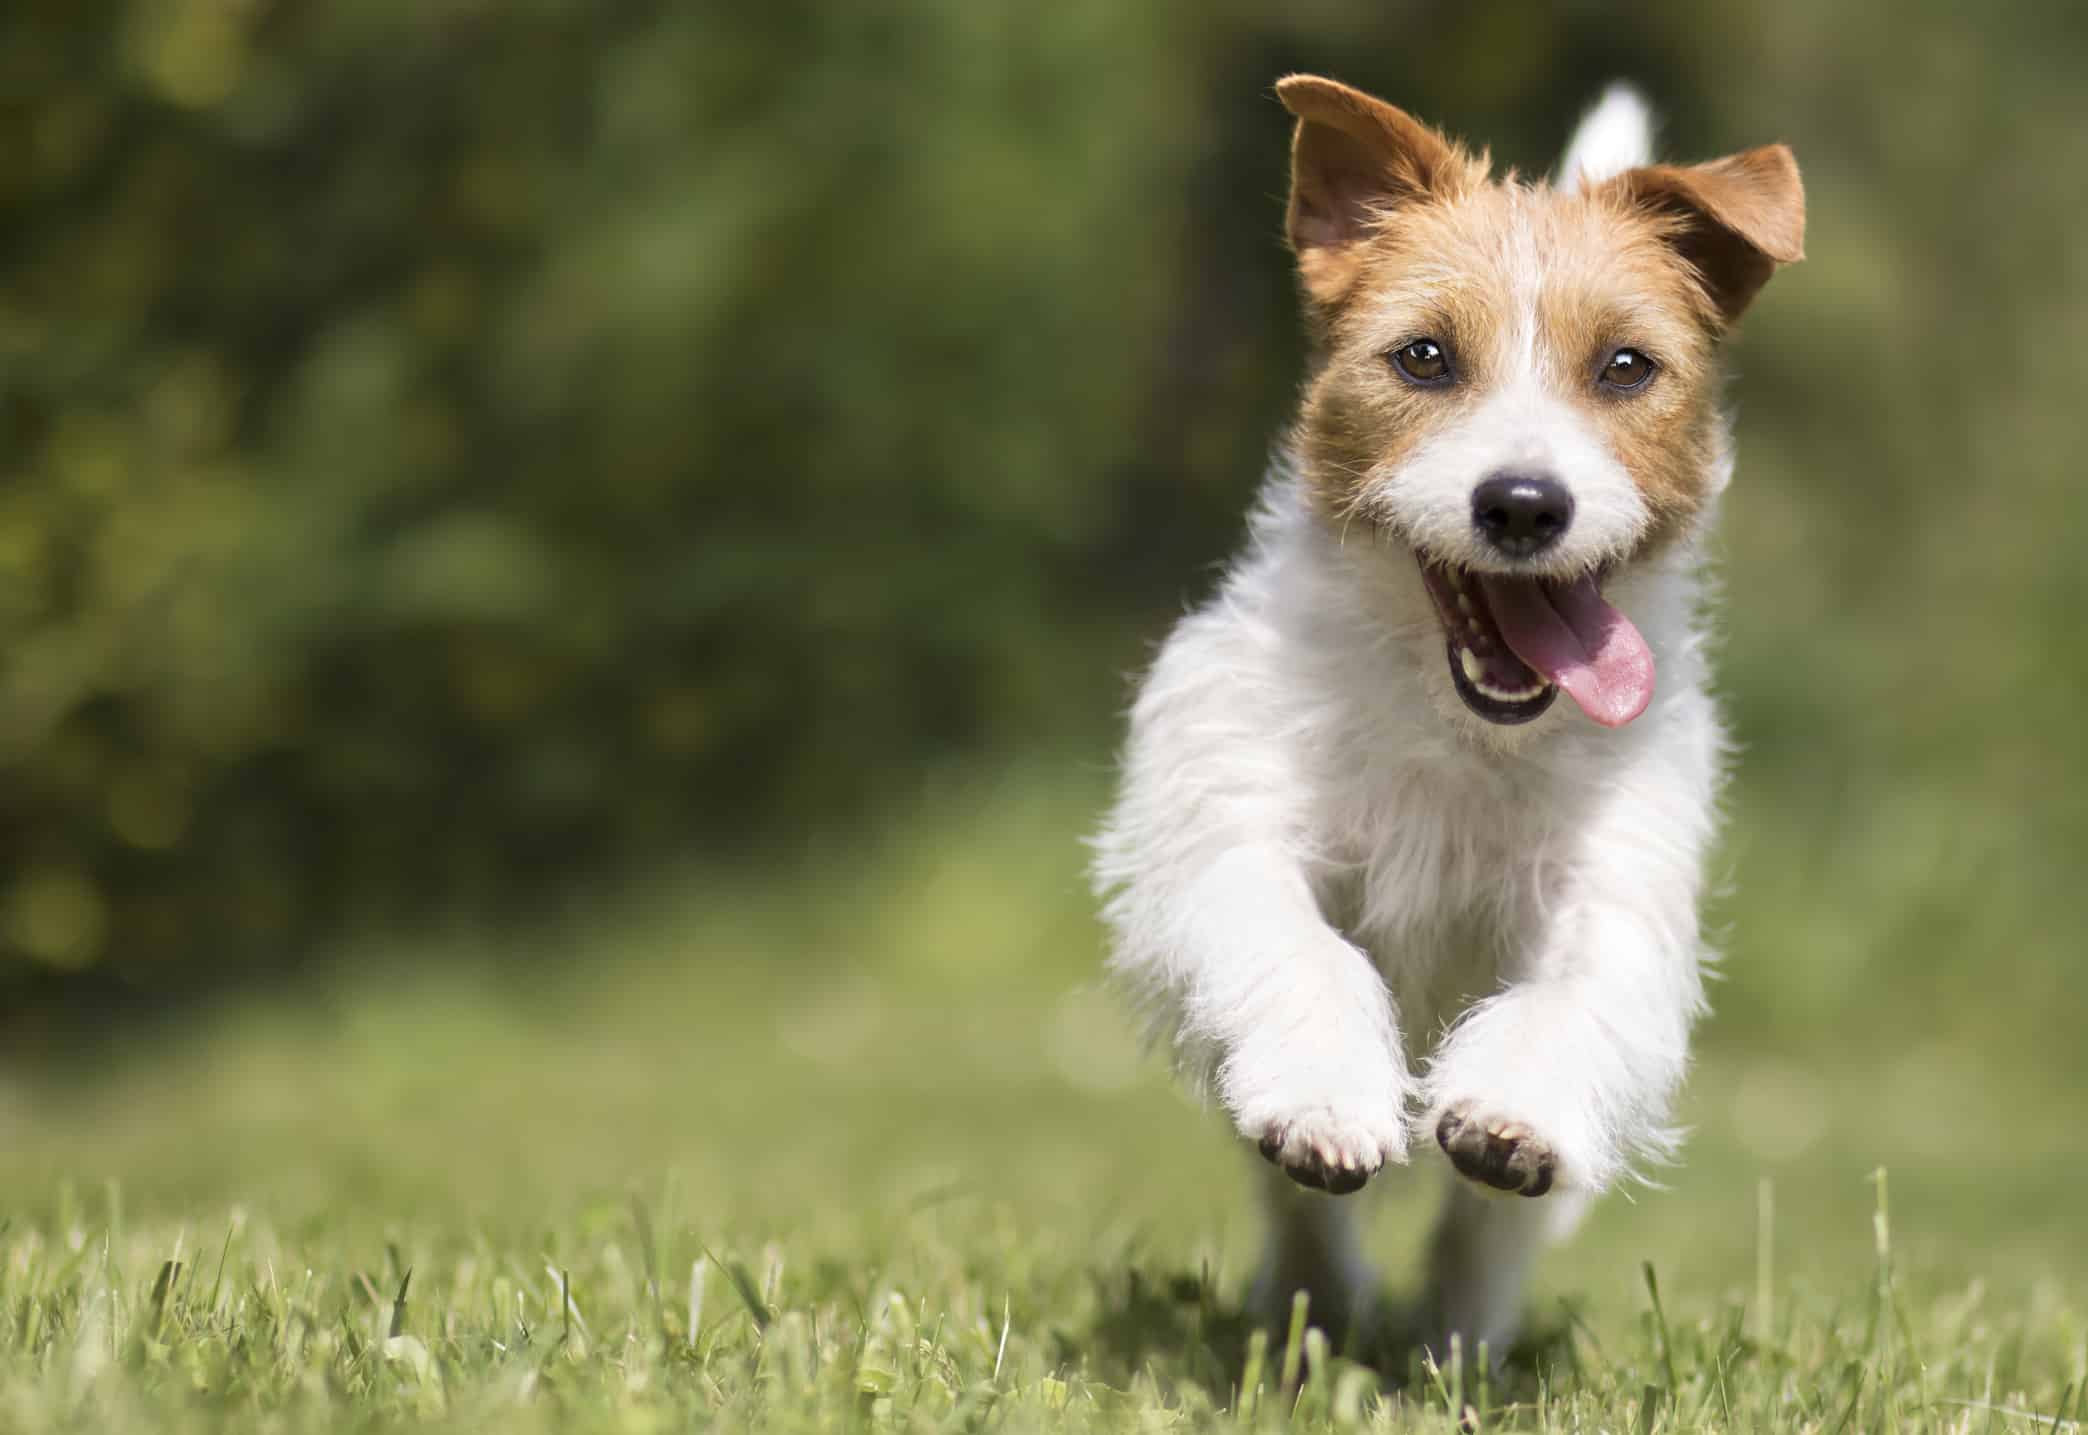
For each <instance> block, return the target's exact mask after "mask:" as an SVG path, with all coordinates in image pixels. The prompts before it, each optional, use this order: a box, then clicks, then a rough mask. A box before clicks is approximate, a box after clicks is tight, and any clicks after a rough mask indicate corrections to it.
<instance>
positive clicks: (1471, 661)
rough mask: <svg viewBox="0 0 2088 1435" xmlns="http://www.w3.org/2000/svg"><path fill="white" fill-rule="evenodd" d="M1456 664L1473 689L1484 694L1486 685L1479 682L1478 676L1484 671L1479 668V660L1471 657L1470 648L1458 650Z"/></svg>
mask: <svg viewBox="0 0 2088 1435" xmlns="http://www.w3.org/2000/svg"><path fill="white" fill-rule="evenodd" d="M1457 662H1458V665H1459V666H1460V667H1462V668H1463V669H1464V675H1465V680H1466V681H1467V682H1469V683H1471V685H1472V686H1473V687H1475V688H1477V689H1479V691H1480V692H1482V693H1483V692H1485V691H1486V684H1484V683H1482V682H1480V681H1479V674H1480V673H1481V672H1483V671H1485V670H1484V669H1482V668H1481V667H1480V666H1479V660H1478V659H1477V658H1475V657H1473V656H1472V650H1471V649H1470V648H1460V649H1458V652H1457ZM1489 696H1490V695H1489Z"/></svg>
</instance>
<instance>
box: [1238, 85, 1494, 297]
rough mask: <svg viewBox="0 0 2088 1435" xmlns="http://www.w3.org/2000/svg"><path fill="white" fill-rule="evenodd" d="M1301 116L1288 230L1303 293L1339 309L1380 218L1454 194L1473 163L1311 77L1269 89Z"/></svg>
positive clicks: (1410, 123) (1383, 109)
mask: <svg viewBox="0 0 2088 1435" xmlns="http://www.w3.org/2000/svg"><path fill="white" fill-rule="evenodd" d="M1276 97H1277V98H1278V99H1280V100H1282V101H1283V107H1284V108H1285V109H1287V110H1289V111H1290V112H1291V113H1292V114H1294V115H1296V116H1297V117H1298V128H1297V132H1296V134H1294V135H1293V136H1292V138H1291V191H1290V209H1289V212H1288V215H1287V224H1288V229H1289V235H1290V245H1291V250H1292V252H1293V253H1295V254H1296V255H1297V256H1298V274H1299V277H1300V278H1301V279H1302V280H1303V281H1304V285H1305V292H1306V293H1307V294H1309V295H1310V296H1311V297H1312V299H1313V300H1314V301H1315V302H1316V303H1318V304H1320V305H1322V306H1328V307H1331V306H1333V305H1335V304H1337V303H1339V302H1340V301H1341V298H1342V296H1343V295H1344V294H1346V293H1347V292H1348V289H1349V285H1350V283H1351V282H1352V281H1353V280H1354V278H1355V272H1356V253H1355V245H1356V244H1357V243H1358V242H1359V241H1360V240H1362V239H1365V238H1367V237H1368V236H1369V234H1370V232H1371V229H1372V227H1373V226H1374V224H1375V223H1376V221H1377V218H1378V217H1379V215H1381V214H1382V213H1383V212H1384V211H1385V210H1387V209H1390V208H1392V207H1393V206H1396V205H1398V204H1401V203H1404V202H1406V201H1409V200H1413V199H1416V198H1419V197H1421V196H1423V195H1426V194H1430V193H1433V192H1436V191H1439V190H1442V189H1444V188H1446V187H1450V186H1453V185H1455V184H1456V183H1458V182H1459V180H1461V179H1462V178H1463V177H1464V175H1465V173H1466V171H1467V170H1468V169H1469V168H1470V167H1471V165H1472V161H1471V160H1470V159H1468V158H1467V157H1466V156H1465V155H1464V153H1463V152H1462V151H1461V150H1459V149H1458V148H1457V146H1456V145H1454V144H1452V143H1451V142H1450V141H1449V140H1447V139H1445V138H1443V136H1442V135H1440V134H1438V133H1436V132H1435V131H1434V130H1432V129H1430V128H1429V127H1428V126H1427V125H1424V124H1422V123H1421V122H1420V121H1419V120H1417V119H1415V118H1414V117H1413V116H1412V115H1410V114H1408V113H1407V112H1406V111H1404V110H1400V109H1395V108H1394V107H1393V106H1391V105H1388V104H1386V103H1385V102H1384V101H1383V100H1379V99H1373V98H1372V97H1371V96H1369V95H1366V94H1364V93H1363V92H1362V91H1361V90H1355V89H1350V88H1349V87H1348V86H1347V85H1344V84H1340V83H1338V82H1336V81H1334V80H1324V79H1321V78H1320V77H1319V76H1317V75H1291V76H1288V77H1287V78H1285V79H1282V80H1279V81H1277V83H1276Z"/></svg>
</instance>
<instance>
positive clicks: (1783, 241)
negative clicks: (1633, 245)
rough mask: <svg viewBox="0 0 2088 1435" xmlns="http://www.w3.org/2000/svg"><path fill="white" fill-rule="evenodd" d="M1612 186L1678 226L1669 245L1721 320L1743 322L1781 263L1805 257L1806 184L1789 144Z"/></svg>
mask: <svg viewBox="0 0 2088 1435" xmlns="http://www.w3.org/2000/svg"><path fill="white" fill-rule="evenodd" d="M1610 183H1611V184H1612V185H1614V186H1616V187H1617V188H1618V189H1619V190H1620V191H1621V192H1622V193H1623V194H1624V195H1625V196H1626V197H1627V198H1628V199H1629V200H1630V201H1631V202H1632V203H1634V204H1636V205H1639V206H1641V207H1643V208H1646V209H1650V210H1653V211H1655V212H1656V213H1659V214H1661V215H1663V216H1665V217H1667V218H1668V219H1670V220H1671V221H1673V222H1674V224H1675V225H1676V228H1675V230H1674V232H1673V234H1672V236H1671V240H1670V242H1671V243H1673V244H1674V246H1675V248H1676V249H1677V250H1678V251H1679V252H1680V254H1681V255H1682V257H1683V258H1684V259H1685V260H1687V261H1688V262H1689V264H1690V267H1691V268H1693V269H1695V270H1696V272H1697V274H1698V275H1699V277H1701V279H1702V280H1703V284H1704V291H1705V294H1706V296H1707V297H1708V298H1709V299H1710V301H1711V304H1712V306H1713V307H1714V309H1715V310H1716V311H1717V318H1718V320H1719V321H1720V322H1721V323H1725V324H1730V323H1732V322H1733V321H1734V320H1735V319H1737V318H1739V317H1740V315H1741V313H1742V312H1743V311H1744V310H1745V309H1746V308H1747V306H1748V304H1749V303H1750V302H1751V301H1752V300H1753V299H1754V296H1755V295H1756V294H1757V293H1759V292H1760V291H1761V288H1762V286H1763V285H1764V284H1766V283H1768V282H1769V276H1770V275H1771V274H1773V273H1775V272H1776V267H1777V266H1778V265H1779V264H1795V263H1796V262H1797V261H1799V260H1800V259H1803V258H1804V257H1805V186H1804V183H1803V182H1802V181H1801V180H1800V179H1799V177H1798V161H1797V160H1796V159H1795V158H1793V157H1792V155H1791V151H1790V150H1789V149H1788V148H1786V147H1785V146H1783V145H1780V144H1774V145H1763V146H1761V147H1760V148H1759V149H1751V150H1744V151H1742V152H1741V153H1739V154H1735V155H1728V156H1726V157H1725V158H1724V159H1715V160H1711V161H1709V162H1708V163H1705V164H1695V165H1669V164H1656V165H1646V166H1644V167H1642V168H1639V169H1633V170H1627V171H1625V172H1624V173H1623V174H1620V175H1618V176H1617V177H1616V178H1615V179H1614V180H1611V181H1610Z"/></svg>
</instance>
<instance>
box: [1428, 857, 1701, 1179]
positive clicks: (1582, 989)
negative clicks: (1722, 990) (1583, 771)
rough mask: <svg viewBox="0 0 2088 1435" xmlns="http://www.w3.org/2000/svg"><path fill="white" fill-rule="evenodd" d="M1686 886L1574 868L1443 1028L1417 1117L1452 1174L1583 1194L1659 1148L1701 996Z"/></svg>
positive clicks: (1672, 878) (1686, 878) (1690, 893)
mask: <svg viewBox="0 0 2088 1435" xmlns="http://www.w3.org/2000/svg"><path fill="white" fill-rule="evenodd" d="M1695 885H1696V884H1695V881H1694V879H1693V876H1691V875H1689V874H1686V873H1679V872H1678V873H1669V874H1665V876H1662V875H1659V874H1648V873H1646V872H1644V871H1643V870H1642V869H1641V870H1638V871H1631V870H1629V869H1628V867H1625V866H1620V867H1619V868H1618V869H1615V870H1612V871H1610V872H1606V873H1602V874H1599V875H1584V876H1583V877H1582V878H1581V879H1580V880H1579V881H1578V882H1577V883H1576V884H1575V886H1574V887H1573V888H1570V889H1569V891H1568V893H1567V895H1566V898H1565V900H1564V901H1563V902H1561V903H1560V904H1559V905H1558V907H1557V908H1556V909H1555V910H1554V912H1553V913H1552V914H1551V916H1550V918H1549V919H1548V920H1547V921H1546V922H1544V923H1543V924H1542V927H1541V928H1540V930H1539V931H1538V932H1537V933H1536V934H1535V944H1536V949H1535V950H1534V951H1533V952H1531V953H1530V954H1529V956H1528V957H1527V959H1526V960H1525V961H1524V962H1523V963H1522V964H1521V970H1520V971H1519V972H1517V973H1514V974H1513V975H1512V977H1511V980H1510V982H1509V984H1508V985H1507V986H1506V987H1504V988H1503V989H1502V990H1501V991H1500V992H1498V993H1497V994H1495V995H1494V996H1492V997H1490V998H1488V999H1487V1000H1485V1001H1482V1002H1480V1003H1478V1004H1477V1005H1476V1006H1474V1007H1473V1008H1472V1009H1471V1010H1470V1011H1468V1012H1467V1013H1466V1014H1465V1015H1464V1017H1463V1018H1462V1019H1461V1020H1460V1021H1459V1022H1458V1023H1457V1025H1456V1026H1455V1027H1454V1028H1453V1029H1452V1030H1451V1032H1450V1034H1449V1036H1448V1037H1447V1038H1446V1039H1445V1041H1444V1044H1443V1046H1442V1049H1441V1050H1440V1052H1439V1053H1438V1054H1437V1056H1436V1058H1435V1060H1434V1061H1433V1062H1432V1063H1431V1065H1430V1068H1429V1073H1428V1079H1427V1085H1426V1090H1427V1101H1426V1106H1425V1115H1424V1116H1423V1118H1422V1125H1423V1128H1424V1129H1425V1130H1426V1132H1427V1134H1428V1135H1430V1136H1432V1137H1433V1138H1434V1139H1435V1140H1436V1142H1437V1143H1438V1144H1439V1145H1441V1147H1442V1148H1443V1151H1444V1153H1445V1154H1446V1155H1448V1156H1449V1158H1450V1162H1451V1164H1452V1165H1453V1166H1454V1167H1456V1169H1457V1171H1458V1172H1459V1174H1461V1175H1463V1176H1465V1177H1466V1178H1468V1179H1469V1180H1472V1181H1475V1182H1478V1183H1479V1184H1481V1185H1484V1186H1489V1187H1493V1188H1495V1189H1496V1190H1501V1191H1508V1192H1514V1193H1516V1194H1518V1195H1523V1196H1542V1195H1545V1194H1546V1193H1548V1192H1550V1191H1553V1190H1558V1189H1566V1190H1574V1191H1580V1192H1595V1191H1600V1190H1602V1189H1603V1188H1605V1187H1606V1186H1608V1185H1609V1184H1610V1183H1611V1182H1612V1181H1614V1180H1616V1179H1617V1177H1619V1176H1620V1175H1622V1174H1623V1173H1624V1172H1625V1170H1626V1169H1627V1167H1628V1166H1629V1164H1630V1162H1631V1161H1632V1159H1633V1158H1634V1157H1638V1156H1656V1157H1657V1156H1660V1155H1663V1154H1665V1153H1666V1151H1667V1150H1668V1149H1669V1147H1670V1146H1671V1144H1672V1136H1671V1134H1670V1133H1669V1131H1668V1129H1667V1126H1666V1118H1667V1111H1668V1104H1669V1101H1670V1099H1671V1098H1672V1096H1673V1094H1674V1091H1675V1088H1676V1086H1677V1085H1679V1084H1680V1082H1681V1079H1682V1074H1683V1070H1684V1068H1685V1066H1686V1065H1687V1062H1688V1053H1689V1029H1690V1025H1691V1023H1692V1022H1693V1020H1694V1018H1695V1016H1696V1014H1697V1011H1698V1009H1699V1007H1700V1005H1701V1002H1702V980H1701V975H1700V971H1699V966H1700V960H1701V948H1700V944H1699V938H1698V932H1697V922H1696V900H1695V899H1696V892H1695Z"/></svg>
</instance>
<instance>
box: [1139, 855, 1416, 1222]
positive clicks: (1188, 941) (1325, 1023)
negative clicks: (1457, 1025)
mask: <svg viewBox="0 0 2088 1435" xmlns="http://www.w3.org/2000/svg"><path fill="white" fill-rule="evenodd" d="M1111 915H1112V918H1113V919H1114V922H1115V925H1116V926H1117V929H1118V948H1117V953H1116V958H1115V965H1116V967H1117V969H1118V971H1119V972H1120V973H1121V974H1122V975H1124V976H1126V977H1128V978H1129V979H1130V980H1132V981H1133V982H1134V983H1136V984H1137V985H1139V986H1141V987H1143V988H1144V989H1145V991H1146V992H1147V994H1148V996H1149V997H1150V998H1151V999H1152V1001H1153V1003H1154V1004H1155V1005H1156V1006H1157V1007H1158V1008H1159V1009H1160V1012H1161V1015H1162V1018H1163V1020H1164V1021H1165V1022H1166V1023H1167V1024H1168V1025H1170V1026H1172V1028H1173V1029H1174V1032H1175V1034H1176V1039H1177V1042H1178V1044H1179V1046H1180V1048H1181V1050H1182V1054H1183V1056H1184V1058H1185V1061H1186V1062H1187V1064H1189V1065H1190V1066H1192V1067H1193V1068H1198V1069H1200V1071H1201V1072H1202V1073H1204V1074H1207V1075H1208V1078H1209V1080H1210V1083H1211V1086H1212V1088H1213V1089H1214V1091H1215V1092H1216V1094H1217V1096H1218V1098H1219V1099H1220V1100H1221V1101H1222V1102H1223V1103H1224V1105H1225V1108H1226V1110H1227V1112H1228V1113H1229V1114H1230V1115H1231V1117H1232V1119H1233V1122H1234V1124H1235V1125H1236V1126H1237V1127H1238V1128H1239V1130H1240V1132H1241V1134H1242V1135H1243V1136H1245V1137H1246V1138H1247V1140H1248V1141H1250V1142H1252V1143H1253V1144H1254V1145H1255V1146H1256V1147H1257V1148H1258V1149H1259V1150H1260V1151H1261V1153H1262V1154H1263V1155H1264V1156H1266V1157H1267V1158H1268V1159H1269V1160H1270V1161H1272V1162H1274V1163H1275V1164H1277V1165H1278V1166H1280V1167H1282V1168H1283V1170H1284V1171H1285V1172H1286V1173H1287V1174H1289V1176H1290V1177H1291V1179H1293V1180H1294V1181H1296V1182H1298V1183H1299V1184H1300V1185H1304V1186H1312V1187H1317V1188H1319V1189H1322V1190H1326V1191H1329V1192H1333V1193H1336V1194H1340V1193H1343V1192H1348V1191H1353V1190H1355V1189H1357V1188H1358V1187H1360V1186H1362V1185H1363V1184H1364V1182H1365V1181H1367V1180H1368V1179H1369V1178H1370V1176H1371V1175H1372V1174H1373V1173H1375V1172H1376V1171H1377V1170H1378V1169H1379V1168H1380V1167H1382V1166H1383V1165H1384V1164H1385V1163H1386V1162H1388V1161H1389V1162H1399V1161H1404V1160H1405V1159H1406V1153H1407V1122H1408V1113H1407V1098H1408V1095H1409V1078H1408V1076H1407V1071H1406V1063H1405V1060H1404V1057H1403V1055H1402V1053H1401V1050H1400V1041H1399V1032H1398V1028H1397V1024H1396V1022H1395V1020H1394V1015H1393V1009H1392V1000H1391V996H1390V994H1389V993H1388V992H1387V991H1386V989H1385V984H1384V982H1383V981H1382V980H1381V979H1380V977H1379V976H1378V973H1377V970H1376V968H1375V967H1374V966H1372V964H1371V962H1370V959H1369V958H1368V957H1367V956H1365V955H1364V954H1363V953H1362V952H1361V951H1359V950H1357V949H1356V948H1355V947H1354V946H1352V945H1351V944H1350V943H1349V942H1348V941H1347V940H1346V939H1344V938H1343V937H1342V936H1341V934H1340V933H1338V932H1337V931H1335V930H1334V928H1333V927H1332V926H1330V925H1329V924H1328V922H1327V920H1326V918H1325V917H1324V916H1323V915H1322V914H1321V911H1320V908H1319V905H1318V902H1317V901H1316V899H1315V897H1314V895H1313V892H1312V890H1311V888H1310V885H1309V883H1308V882H1307V880H1306V878H1305V874H1304V872H1303V870H1302V869H1301V867H1300V866H1299V864H1298V862H1297V861H1296V859H1295V858H1294V857H1292V856H1290V855H1289V854H1288V853H1287V852H1285V851H1284V850H1283V849H1282V848H1281V847H1280V846H1277V845H1275V844H1256V843H1252V842H1243V843H1238V844H1236V845H1231V846H1227V847H1225V848H1223V849H1221V850H1217V851H1215V852H1213V851H1209V850H1208V849H1207V851H1206V853H1204V854H1200V855H1199V856H1198V857H1197V858H1195V859H1192V861H1184V862H1177V863H1163V864H1159V865H1158V866H1157V867H1156V866H1153V865H1147V866H1144V867H1141V868H1139V869H1137V872H1136V875H1135V876H1133V877H1132V878H1131V880H1130V881H1129V882H1128V883H1127V884H1126V886H1125V889H1124V890H1123V891H1122V892H1121V893H1120V894H1119V895H1118V898H1117V900H1116V901H1115V902H1114V903H1112V907H1111Z"/></svg>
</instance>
